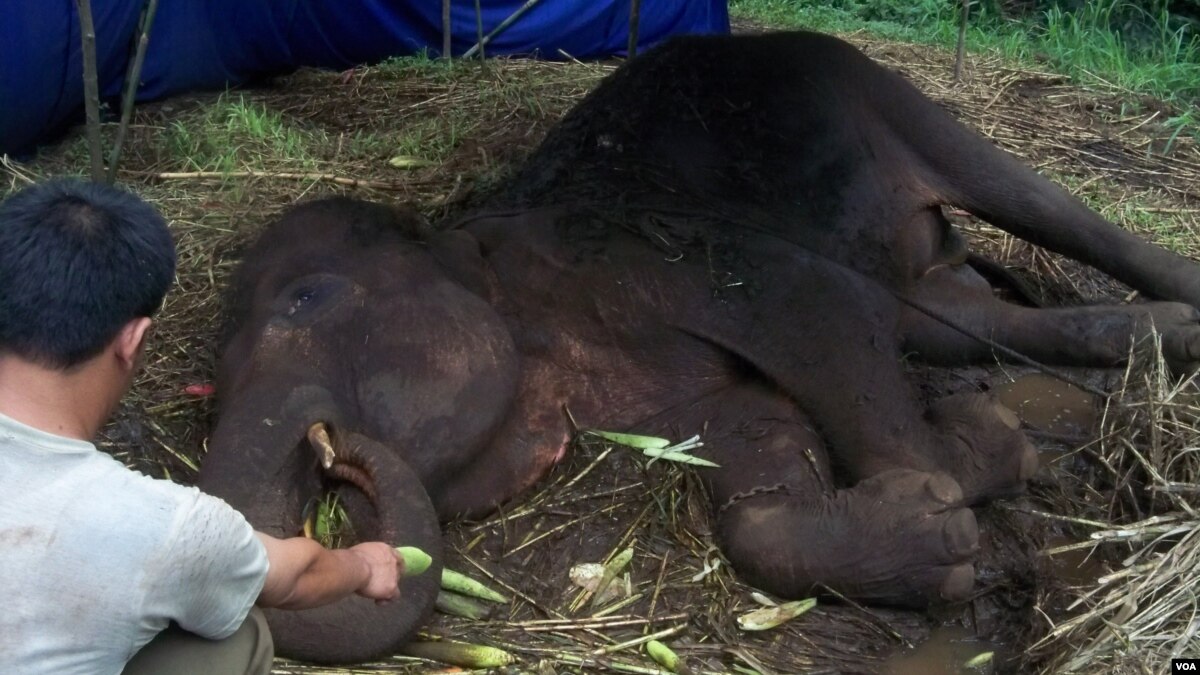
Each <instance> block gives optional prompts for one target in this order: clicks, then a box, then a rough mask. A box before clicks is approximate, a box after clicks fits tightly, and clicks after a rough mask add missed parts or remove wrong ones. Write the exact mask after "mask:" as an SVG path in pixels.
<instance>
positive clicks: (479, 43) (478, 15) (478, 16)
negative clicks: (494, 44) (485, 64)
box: [463, 0, 487, 60]
mask: <svg viewBox="0 0 1200 675" xmlns="http://www.w3.org/2000/svg"><path fill="white" fill-rule="evenodd" d="M475 40H476V42H475V46H474V47H471V48H470V49H468V50H467V53H466V54H463V58H467V59H469V58H471V56H472V54H473V52H474V51H475V49H476V48H478V49H479V58H480V59H481V60H482V59H486V58H487V55H486V54H484V52H483V9H482V8H481V7H480V6H479V0H475Z"/></svg>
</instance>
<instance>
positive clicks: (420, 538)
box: [198, 386, 442, 663]
mask: <svg viewBox="0 0 1200 675" xmlns="http://www.w3.org/2000/svg"><path fill="white" fill-rule="evenodd" d="M278 391H279V389H278V388H276V392H278ZM284 391H286V389H284ZM273 398H274V400H275V401H278V394H277V393H276V395H275V396H274V397H273ZM269 400H271V399H266V398H264V397H263V396H256V395H253V392H245V395H239V396H236V397H235V398H234V399H232V400H229V401H226V402H225V404H224V405H223V406H222V409H223V412H222V414H221V416H220V420H219V422H218V424H217V428H216V430H214V432H213V435H212V439H211V441H210V447H209V452H208V457H207V458H206V459H205V462H204V466H203V467H202V469H201V472H200V478H199V481H198V484H199V486H200V487H201V489H203V490H205V491H206V492H208V493H209V494H212V495H214V496H217V497H220V498H222V499H224V500H226V501H227V502H228V503H229V504H230V505H231V506H233V507H234V508H236V509H238V510H239V511H241V512H242V513H243V514H244V515H245V516H246V518H247V520H248V521H249V522H250V523H251V525H253V526H254V527H255V529H257V530H259V531H261V532H264V533H266V534H269V535H271V536H275V537H291V536H296V535H297V534H299V533H300V532H301V530H302V527H303V522H302V519H303V516H302V513H303V511H304V510H305V507H306V505H308V504H310V503H312V501H313V500H314V499H316V498H319V497H321V496H322V494H323V493H324V492H326V491H330V490H332V491H336V492H337V494H338V500H339V502H340V503H341V504H342V505H343V506H344V507H345V510H346V513H347V515H348V518H349V521H350V524H351V526H352V528H353V530H354V536H355V538H356V539H357V540H359V541H384V542H387V543H390V544H392V545H395V546H416V547H419V548H421V549H423V550H424V551H425V552H427V553H429V555H430V556H432V557H433V560H434V564H433V566H432V567H431V568H430V569H429V570H427V571H426V572H425V573H424V574H422V575H420V576H414V577H407V578H405V579H403V580H402V581H401V584H400V597H399V598H397V599H396V600H394V601H392V602H390V603H386V604H383V605H378V604H376V603H375V602H374V601H372V600H368V599H366V598H362V597H358V596H351V597H348V598H345V599H343V600H340V601H338V602H335V603H333V604H330V605H327V606H324V607H319V608H314V609H308V610H299V611H292V610H271V611H268V612H267V620H268V623H269V624H270V626H271V632H272V635H273V637H274V640H275V645H276V650H277V652H278V653H279V654H280V655H281V656H287V657H290V658H296V659H301V660H306V661H316V662H322V663H350V662H356V661H365V660H369V659H372V658H375V657H378V656H382V655H386V654H390V653H394V652H395V651H396V650H397V649H398V648H399V647H400V646H401V645H402V644H404V643H405V642H406V641H408V640H409V639H410V638H411V637H412V635H413V634H414V633H415V632H416V630H417V629H418V628H419V627H420V626H421V625H422V622H423V621H424V620H425V619H426V617H428V615H429V614H430V612H431V611H432V609H433V605H434V602H435V601H436V598H437V593H438V589H439V586H440V579H441V561H442V551H441V532H440V529H439V526H438V519H437V513H436V512H435V510H434V508H433V505H432V503H431V502H430V500H429V496H428V495H427V494H426V492H425V489H424V487H423V486H422V485H421V482H420V479H419V478H418V477H417V476H416V475H415V474H414V473H413V472H412V470H411V469H409V467H408V466H407V465H406V464H405V463H404V461H403V460H402V459H401V458H400V456H399V455H398V454H397V453H395V452H394V451H391V450H389V449H388V448H385V447H384V446H382V445H380V444H379V443H377V442H375V441H373V440H371V439H369V438H367V437H365V436H361V435H359V434H357V433H353V432H350V431H344V430H343V429H344V427H343V426H342V422H343V420H342V418H341V415H340V411H339V408H338V407H337V406H336V405H334V403H333V398H332V396H331V395H330V394H329V392H328V391H326V390H325V389H323V388H320V387H315V386H301V387H296V388H294V389H292V390H291V393H290V395H289V396H288V397H287V399H286V400H285V401H284V402H283V403H282V404H278V403H276V404H274V405H272V404H270V403H264V401H269ZM315 429H322V430H325V431H326V432H327V435H325V436H324V438H322V437H321V434H316V435H314V434H311V433H310V430H315ZM310 438H311V439H312V440H310Z"/></svg>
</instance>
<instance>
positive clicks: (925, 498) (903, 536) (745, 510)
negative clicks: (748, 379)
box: [718, 469, 979, 607]
mask: <svg viewBox="0 0 1200 675" xmlns="http://www.w3.org/2000/svg"><path fill="white" fill-rule="evenodd" d="M752 494H753V493H752ZM962 499H963V493H962V490H961V489H960V488H959V486H958V484H957V483H956V482H955V481H954V479H953V478H951V477H950V476H948V475H946V474H944V473H932V474H930V473H923V472H919V471H911V470H907V469H897V470H892V471H887V472H884V473H881V474H878V475H875V476H872V477H871V478H868V479H866V480H863V481H862V482H860V483H858V484H857V485H855V486H854V487H853V488H850V489H846V490H839V491H837V492H835V493H833V494H832V495H829V496H826V497H820V496H816V495H811V494H789V493H787V492H784V491H783V490H776V491H774V492H766V491H762V492H758V493H756V494H753V496H751V497H746V498H743V499H741V500H739V501H735V502H732V503H731V504H730V505H729V506H728V507H727V508H726V509H725V510H724V511H723V512H722V513H721V515H720V520H719V523H718V528H719V534H720V536H721V540H722V541H723V543H724V546H725V552H726V555H727V556H728V557H729V559H730V561H731V562H732V563H733V566H734V569H736V570H737V571H738V574H739V575H740V576H742V578H744V579H746V580H747V581H748V582H749V583H751V584H752V585H754V586H756V587H759V588H762V589H763V590H766V591H768V592H771V593H774V594H776V595H779V596H782V597H790V598H798V597H804V596H806V595H809V594H811V593H814V592H821V591H822V590H823V589H830V590H832V591H835V592H837V593H840V594H842V595H844V596H846V597H850V598H854V599H856V600H862V601H867V602H877V603H881V604H888V605H896V606H904V607H926V606H928V605H930V604H937V603H944V602H957V601H962V600H965V599H967V598H968V597H969V596H970V594H971V590H972V587H973V585H974V580H975V568H974V566H973V565H972V562H971V561H972V558H973V557H974V555H975V553H976V551H977V550H978V546H979V528H978V525H977V524H976V522H975V515H974V514H973V513H972V512H971V511H970V509H967V508H964V507H963V506H962Z"/></svg>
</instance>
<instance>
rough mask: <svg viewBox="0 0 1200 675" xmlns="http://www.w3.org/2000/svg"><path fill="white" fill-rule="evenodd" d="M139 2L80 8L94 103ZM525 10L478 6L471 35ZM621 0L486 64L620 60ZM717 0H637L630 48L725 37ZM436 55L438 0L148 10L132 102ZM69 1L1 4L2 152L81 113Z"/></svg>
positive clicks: (112, 93)
mask: <svg viewBox="0 0 1200 675" xmlns="http://www.w3.org/2000/svg"><path fill="white" fill-rule="evenodd" d="M144 3H145V0H92V1H91V4H92V13H93V15H94V20H95V24H96V52H97V62H98V67H99V73H100V89H101V96H102V97H106V98H110V99H111V98H115V97H116V96H118V95H119V93H120V90H121V87H122V85H123V82H124V79H125V73H126V70H127V68H128V63H129V61H130V59H131V58H132V54H133V44H134V41H135V39H136V35H135V34H136V32H137V23H138V17H139V15H140V13H141V11H142V7H143V5H144ZM526 4H528V3H527V2H526V1H525V0H481V7H482V14H481V15H482V19H483V31H484V33H485V34H486V33H487V32H489V31H490V30H491V29H492V28H494V27H496V26H498V25H499V24H500V23H501V22H502V21H504V20H505V19H506V18H508V17H509V16H511V15H512V14H513V13H514V12H516V11H517V10H518V9H520V8H521V7H522V6H523V5H526ZM629 10H630V0H611V1H610V0H540V1H539V2H536V3H535V4H533V6H532V7H530V8H529V9H528V11H527V12H526V13H525V14H523V15H522V16H521V17H520V18H519V19H517V20H516V21H515V22H514V23H513V24H512V25H511V26H510V27H509V28H508V29H506V30H505V31H503V32H502V33H500V34H499V35H497V36H496V37H495V38H494V39H493V41H492V42H490V43H489V44H488V45H487V53H488V55H536V56H541V57H544V58H563V57H564V54H565V55H568V56H570V57H573V58H579V59H586V58H595V57H602V56H610V55H620V54H623V53H624V52H625V48H626V44H627V41H628V35H629V32H628V31H629ZM450 25H451V34H452V37H453V48H452V51H453V53H454V54H462V53H463V52H465V51H466V50H468V49H469V48H470V47H471V46H472V45H474V43H475V38H476V15H475V3H474V2H473V1H472V0H453V2H452V5H451V21H450ZM728 30H729V15H728V11H727V8H726V2H725V0H644V1H643V2H642V3H641V12H640V20H639V26H638V34H639V41H638V42H639V49H641V48H645V47H649V46H651V45H653V44H655V43H658V42H660V41H662V40H663V39H665V38H666V37H668V36H670V35H674V34H681V33H716V32H728ZM441 46H442V3H441V2H440V1H439V0H160V2H159V5H158V13H157V16H156V18H155V21H154V26H153V29H152V31H151V37H150V42H149V49H148V51H147V53H146V62H145V66H144V68H143V71H142V76H141V78H140V79H141V84H140V87H139V90H138V99H139V100H148V99H154V98H161V97H163V96H167V95H170V94H172V93H176V92H180V91H186V90H195V89H210V88H218V87H224V86H226V85H230V84H238V83H240V82H245V81H246V80H248V79H251V78H254V77H261V76H267V75H273V74H279V73H284V72H288V71H290V70H293V69H295V68H297V67H300V66H314V67H321V68H335V69H340V68H348V67H350V66H354V65H358V64H364V63H374V62H378V61H380V60H383V59H385V58H387V57H390V56H399V55H405V54H412V53H415V52H418V51H420V50H423V49H427V50H428V51H429V53H430V54H431V55H438V54H439V52H440V51H441ZM80 54H81V47H80V34H79V19H78V15H77V13H76V9H75V0H3V1H2V2H0V153H20V152H24V151H28V150H29V149H31V148H32V147H33V146H34V145H35V144H36V143H37V142H39V141H40V140H43V139H45V138H46V137H47V136H48V135H50V134H52V133H54V132H55V131H56V130H58V129H60V128H62V127H63V126H64V125H66V124H69V123H73V122H76V121H78V120H79V118H80V115H81V111H82V108H83V84H82V82H83V79H82V71H83V66H82V60H81V57H80Z"/></svg>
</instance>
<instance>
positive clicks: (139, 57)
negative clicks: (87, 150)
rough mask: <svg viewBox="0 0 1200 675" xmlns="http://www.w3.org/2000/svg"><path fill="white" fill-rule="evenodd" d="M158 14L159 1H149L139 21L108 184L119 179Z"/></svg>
mask: <svg viewBox="0 0 1200 675" xmlns="http://www.w3.org/2000/svg"><path fill="white" fill-rule="evenodd" d="M157 12H158V0H147V2H146V5H145V7H143V8H142V17H141V19H140V20H139V21H138V41H137V50H136V51H135V52H134V55H133V61H131V62H130V64H129V71H128V72H126V73H125V91H124V92H123V93H122V95H121V124H120V126H118V127H117V137H116V139H115V140H113V147H112V150H111V151H110V152H109V155H108V182H109V183H112V182H113V181H114V180H115V179H116V177H117V164H118V163H119V162H120V161H121V146H122V145H123V144H124V143H125V134H126V133H127V132H128V131H129V120H131V119H133V103H134V99H135V98H137V90H138V85H139V84H140V82H139V81H140V80H141V77H142V64H143V63H145V61H146V47H147V46H148V45H149V44H150V26H152V25H153V24H154V15H155V13H157Z"/></svg>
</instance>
